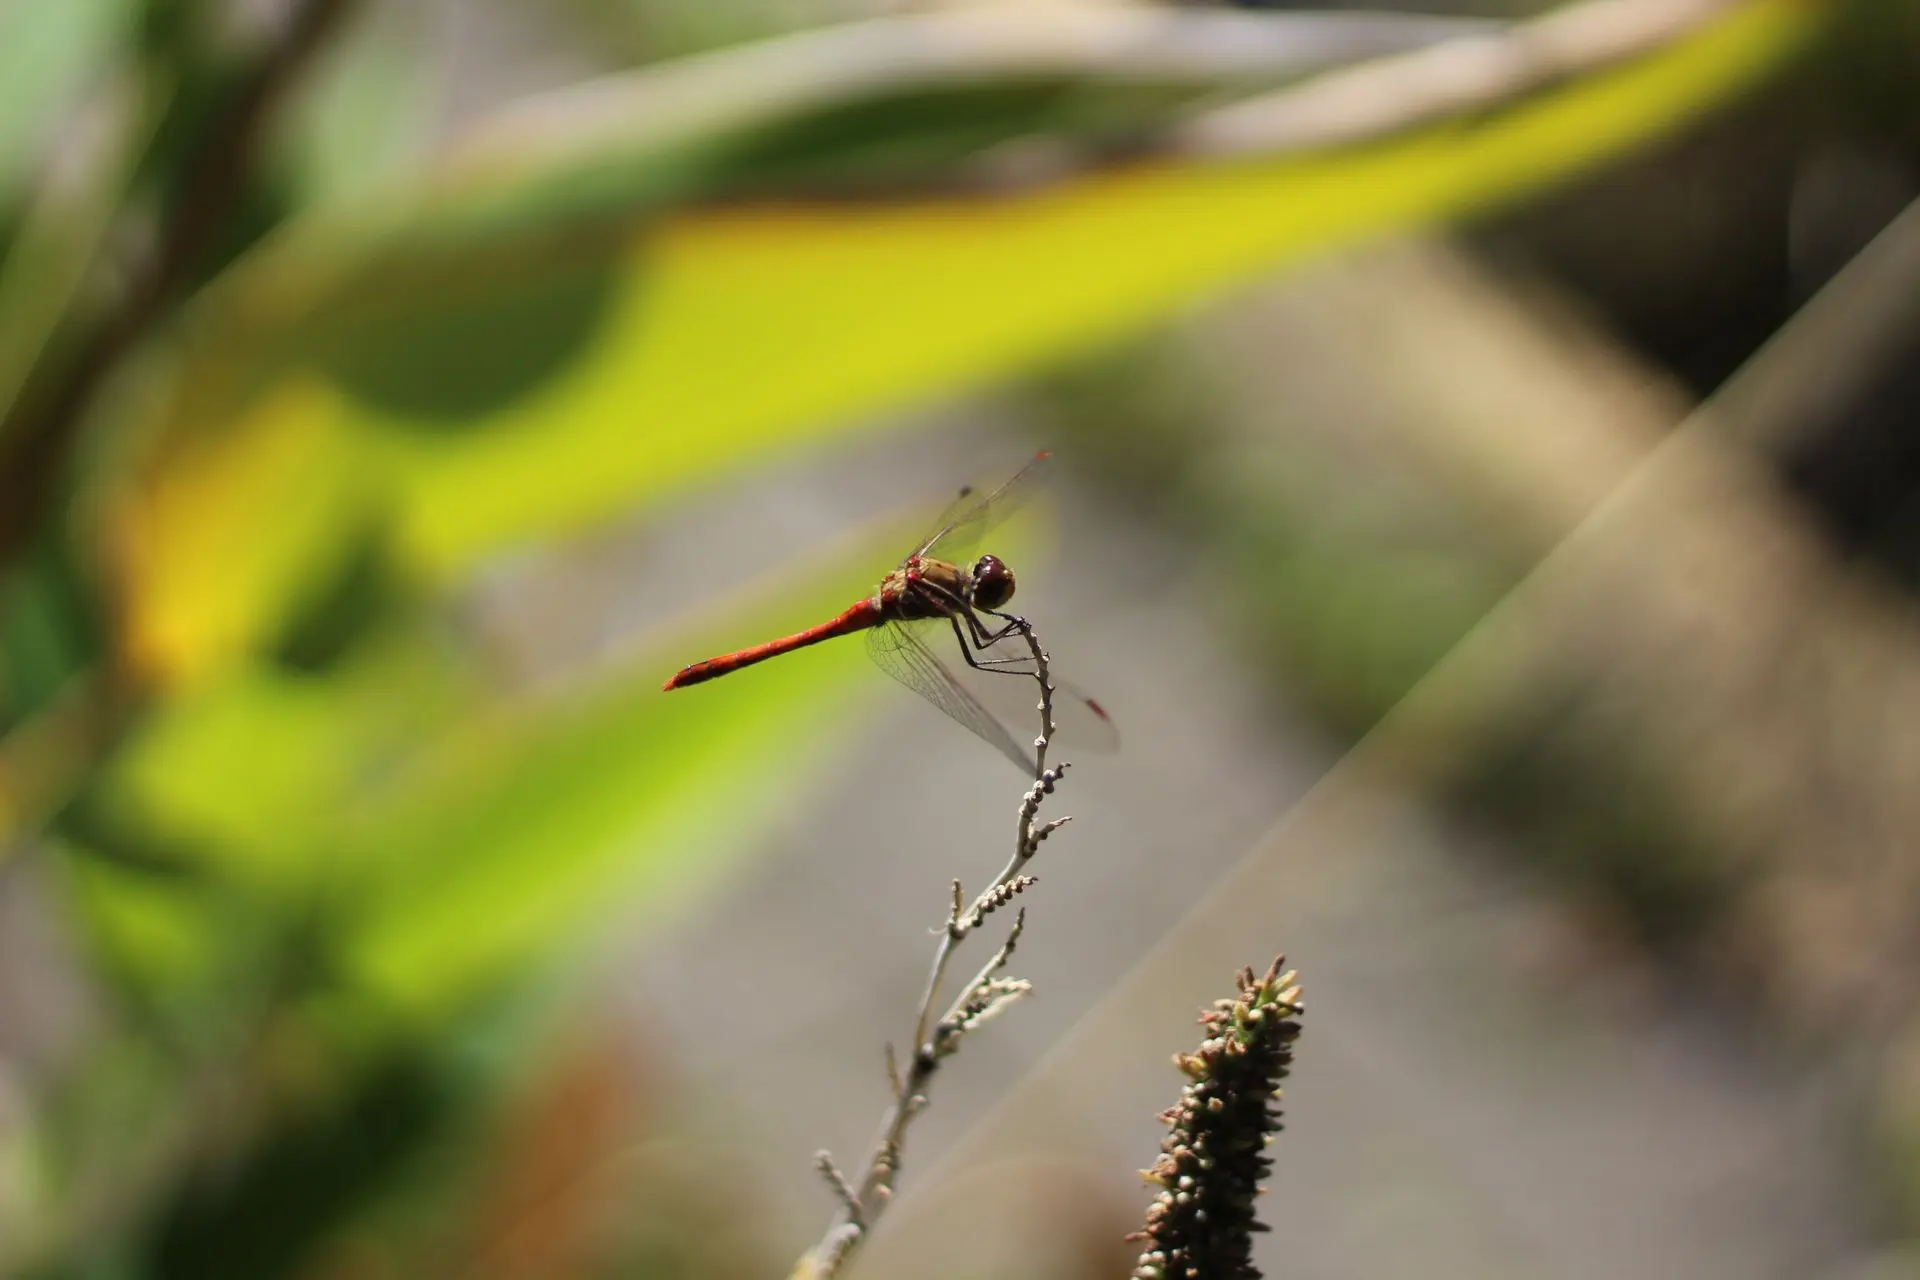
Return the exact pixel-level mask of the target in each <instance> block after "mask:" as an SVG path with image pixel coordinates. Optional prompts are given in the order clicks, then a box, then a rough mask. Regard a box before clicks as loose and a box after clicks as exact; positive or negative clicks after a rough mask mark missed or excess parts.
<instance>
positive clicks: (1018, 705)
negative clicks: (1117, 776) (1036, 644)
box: [956, 635, 1120, 755]
mask: <svg viewBox="0 0 1920 1280" xmlns="http://www.w3.org/2000/svg"><path fill="white" fill-rule="evenodd" d="M1024 648H1025V642H1024V641H1023V640H1021V639H1020V637H1019V636H1017V635H1014V636H1008V637H1007V638H1006V639H1004V640H1002V641H1000V643H998V644H996V645H994V646H992V647H991V648H989V649H985V650H982V651H981V654H980V657H981V659H982V660H983V661H987V662H991V663H992V664H993V668H994V670H995V671H1010V672H1018V673H1019V674H1021V675H1023V676H1026V677H1027V679H1025V680H1008V679H1006V678H1004V677H1002V676H998V675H995V676H986V677H984V678H980V679H975V680H974V681H973V683H972V685H971V688H972V690H973V692H974V694H975V697H976V699H977V700H978V701H979V702H980V704H981V705H982V706H984V707H986V708H987V710H988V711H989V712H990V713H991V714H992V715H993V716H994V718H995V719H997V720H999V721H1000V722H1001V723H1002V724H1013V725H1025V724H1030V725H1032V726H1033V732H1035V733H1037V732H1039V729H1040V709H1039V707H1038V705H1037V704H1038V702H1039V698H1040V691H1039V689H1038V688H1037V687H1036V686H1035V685H1034V684H1033V683H1032V679H1033V674H1034V672H1033V662H1032V660H1031V659H1030V658H1027V657H1024V656H1021V657H1015V656H1014V654H1013V653H1012V652H1009V651H1013V650H1021V651H1023V650H1024ZM970 674H972V673H971V672H965V671H958V670H956V675H958V676H962V677H964V676H967V675H970ZM1053 745H1054V746H1055V747H1057V748H1061V749H1064V750H1066V751H1069V752H1073V753H1076V754H1078V753H1080V752H1089V751H1090V752H1093V753H1095V754H1097V755H1111V754H1113V753H1114V752H1116V751H1118V750H1119V749H1120V730H1119V729H1118V728H1117V727H1116V726H1115V725H1114V723H1113V717H1112V716H1110V715H1108V714H1107V709H1106V708H1105V707H1103V706H1101V705H1100V704H1099V702H1097V701H1095V700H1094V699H1093V698H1091V697H1088V696H1087V694H1086V693H1085V692H1084V691H1083V690H1081V689H1079V688H1077V687H1076V686H1074V685H1072V684H1069V683H1067V682H1066V681H1065V680H1062V679H1060V677H1058V676H1055V677H1054V678H1053Z"/></svg>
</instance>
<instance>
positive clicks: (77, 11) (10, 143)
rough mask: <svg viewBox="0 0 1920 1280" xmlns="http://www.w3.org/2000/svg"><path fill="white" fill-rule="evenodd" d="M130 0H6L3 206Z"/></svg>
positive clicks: (0, 23) (122, 20)
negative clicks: (54, 0)
mask: <svg viewBox="0 0 1920 1280" xmlns="http://www.w3.org/2000/svg"><path fill="white" fill-rule="evenodd" d="M133 12H134V6H133V4H132V3H131V0H61V3H59V4H33V3H19V4H7V5H0V209H4V208H5V207H6V206H7V205H8V204H9V203H11V202H12V200H13V199H14V197H15V196H17V195H18V194H19V191H20V187H21V184H22V182H23V180H24V179H25V177H26V175H27V173H28V172H29V171H30V170H31V168H32V166H33V163H34V161H35V160H36V159H37V158H38V157H39V155H40V154H41V151H42V148H43V147H45V145H46V144H47V142H48V141H49V139H50V137H51V135H52V134H53V132H54V131H55V130H56V129H57V128H58V127H59V125H60V122H61V119H62V118H63V117H64V116H66V115H67V114H68V113H69V112H71V111H72V109H73V108H74V107H75V105H76V104H77V103H78V102H79V100H80V98H81V96H82V95H83V94H84V92H85V89H86V82H87V78H88V76H89V75H90V74H92V73H94V72H96V71H98V70H99V69H100V68H101V67H102V66H104V65H105V64H106V62H107V59H108V58H109V56H110V55H111V53H112V51H113V49H114V46H115V43H116V40H117V38H118V37H119V36H120V35H121V33H122V32H123V31H124V30H125V29H126V27H127V26H128V25H129V23H130V22H131V21H132V18H133Z"/></svg>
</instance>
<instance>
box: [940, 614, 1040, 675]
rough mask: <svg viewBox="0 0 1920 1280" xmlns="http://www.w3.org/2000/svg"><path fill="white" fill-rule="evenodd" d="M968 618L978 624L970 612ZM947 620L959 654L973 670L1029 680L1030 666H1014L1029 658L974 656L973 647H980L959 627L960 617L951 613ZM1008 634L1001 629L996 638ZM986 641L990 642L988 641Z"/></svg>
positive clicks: (1031, 673) (1029, 659)
mask: <svg viewBox="0 0 1920 1280" xmlns="http://www.w3.org/2000/svg"><path fill="white" fill-rule="evenodd" d="M968 618H969V620H970V621H972V622H973V624H974V626H976V627H978V626H979V621H978V620H977V619H974V618H973V617H972V615H971V614H969V615H968ZM947 621H948V622H949V623H950V624H952V626H953V634H954V638H955V639H957V640H959V641H960V656H961V657H962V658H965V659H966V660H967V665H968V666H970V667H972V668H973V669H974V670H975V671H985V672H987V673H988V674H990V675H996V676H1025V677H1026V678H1027V679H1029V680H1031V679H1033V671H1032V669H1031V667H1029V668H1027V669H1017V668H1015V666H1014V664H1015V663H1018V662H1021V661H1026V662H1028V663H1031V662H1032V659H1031V658H1026V659H1022V658H976V657H974V656H973V654H974V649H975V648H976V647H982V646H980V645H979V642H978V641H977V640H976V639H974V638H972V637H969V636H968V635H967V633H966V631H964V630H962V629H961V627H960V619H958V618H956V617H954V616H953V615H952V614H948V615H947ZM981 630H982V631H983V632H984V630H985V628H981ZM1009 630H1011V628H1009ZM1008 634H1009V631H1008V630H1003V631H1001V632H1000V634H999V636H997V637H996V639H1004V638H1005V637H1006V636H1007V635H1008ZM988 643H992V642H991V641H989V642H988Z"/></svg>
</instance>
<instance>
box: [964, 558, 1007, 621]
mask: <svg viewBox="0 0 1920 1280" xmlns="http://www.w3.org/2000/svg"><path fill="white" fill-rule="evenodd" d="M970 574H971V576H972V578H973V603H974V605H975V606H977V607H978V608H981V609H998V608H999V607H1000V606H1001V605H1003V604H1005V603H1006V602H1007V601H1009V600H1011V599H1013V570H1011V569H1009V568H1007V566H1006V565H1005V564H1002V563H1001V561H1000V558H999V557H998V556H981V557H980V558H979V559H978V560H975V561H974V562H973V568H972V570H971V571H970Z"/></svg>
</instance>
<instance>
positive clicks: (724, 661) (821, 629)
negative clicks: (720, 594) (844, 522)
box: [661, 600, 886, 689]
mask: <svg viewBox="0 0 1920 1280" xmlns="http://www.w3.org/2000/svg"><path fill="white" fill-rule="evenodd" d="M885 620H886V615H885V614H883V613H882V612H881V610H880V607H879V606H878V605H876V604H875V603H874V602H873V601H872V600H862V601H860V602H859V603H858V604H855V605H852V606H850V607H849V608H848V609H847V611H846V612H845V613H842V614H841V615H840V616H839V617H837V618H832V619H830V620H828V621H826V622H823V623H821V624H820V625H819V626H817V627H808V628H807V629H806V630H805V631H796V632H794V633H793V634H792V635H790V636H782V637H780V639H778V640H769V641H767V642H766V643H765V644H756V645H754V646H753V647H752V648H750V649H740V650H736V651H735V652H733V653H723V654H721V655H720V656H719V657H717V658H708V659H707V660H706V661H705V662H696V663H694V664H693V665H692V666H690V667H682V668H681V669H680V670H679V671H678V672H676V673H675V674H674V676H673V678H672V679H671V680H669V681H667V682H666V684H664V685H662V686H661V687H662V688H663V689H683V688H685V687H686V686H688V685H690V684H700V683H701V682H702V681H706V680H711V679H713V678H714V677H716V676H724V675H726V674H727V673H728V672H729V671H738V670H739V669H740V668H742V667H750V666H752V665H753V664H754V663H756V662H765V661H766V660H767V659H768V658H777V657H779V656H780V655H781V654H783V653H791V652H792V651H793V650H795V649H804V648H806V647H807V646H808V645H810V644H819V643H820V642H821V641H822V640H831V639H833V638H834V637H835V636H844V635H851V634H852V633H853V632H855V631H865V630H867V629H868V628H870V627H877V626H879V625H880V624H881V623H882V622H884V621H885Z"/></svg>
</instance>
